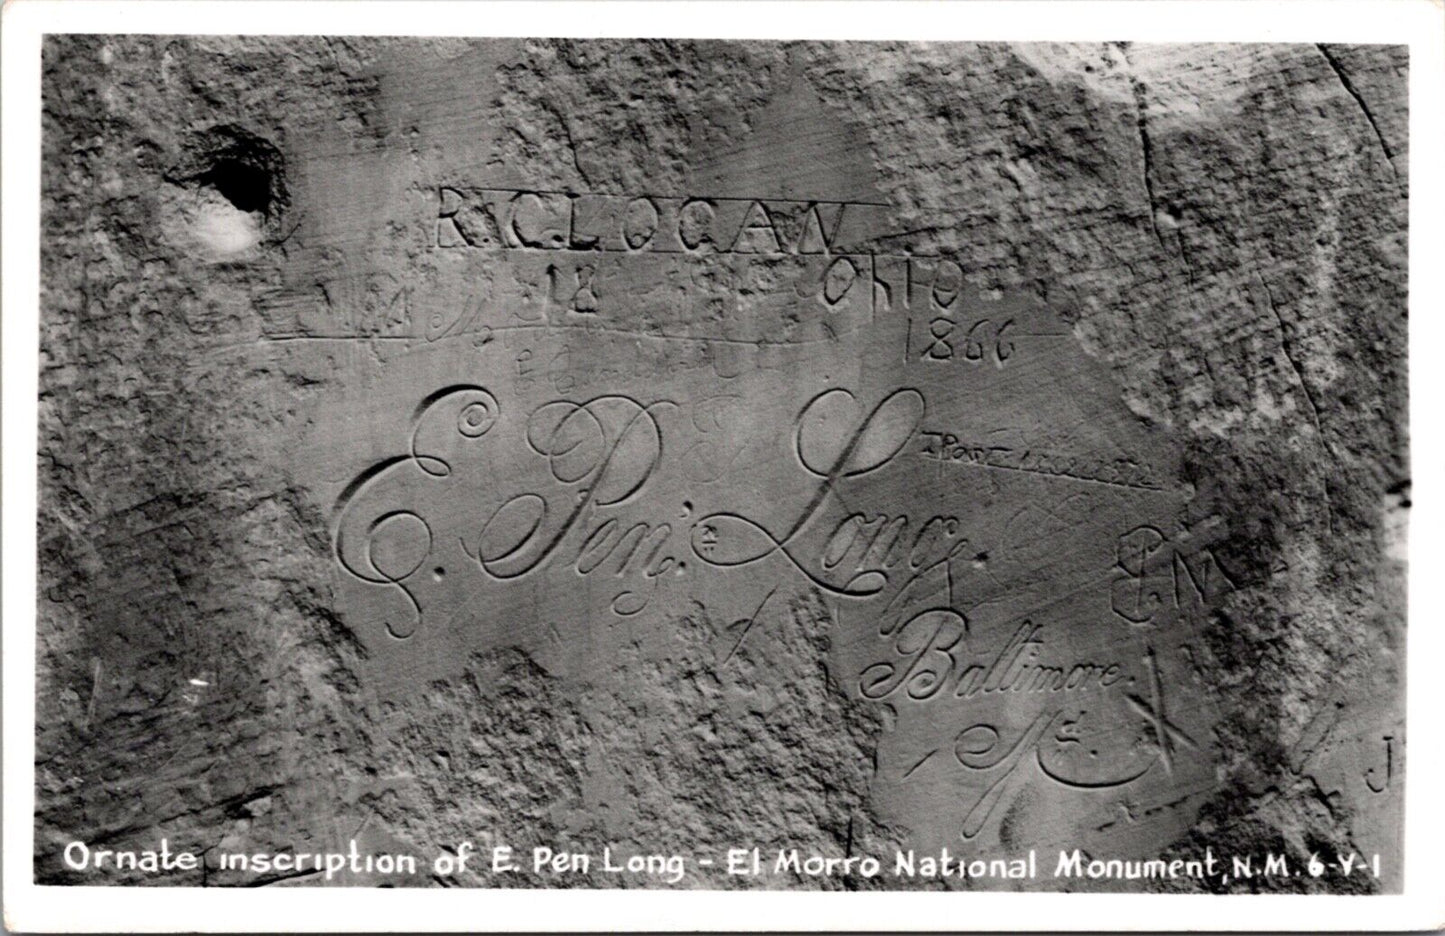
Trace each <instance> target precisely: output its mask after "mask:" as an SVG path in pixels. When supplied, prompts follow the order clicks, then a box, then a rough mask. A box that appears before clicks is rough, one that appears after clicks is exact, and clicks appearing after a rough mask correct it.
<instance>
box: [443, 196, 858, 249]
mask: <svg viewBox="0 0 1445 936" xmlns="http://www.w3.org/2000/svg"><path fill="white" fill-rule="evenodd" d="M881 207H882V206H879V205H874V204H867V203H859V202H821V201H783V200H773V199H769V200H762V199H739V198H708V197H661V196H651V195H605V194H596V193H588V192H542V191H525V190H509V189H487V188H480V189H477V188H473V189H467V188H464V187H462V186H455V187H453V186H443V187H441V188H440V189H439V190H438V207H437V217H436V232H435V241H434V242H435V244H436V246H437V247H480V248H494V249H503V250H518V249H532V250H579V251H602V252H612V253H643V252H652V253H702V252H720V253H742V254H826V253H833V252H835V251H836V250H837V249H838V247H839V246H840V243H841V240H842V238H843V236H844V232H845V231H846V230H847V229H848V228H846V227H845V222H851V221H853V220H854V219H853V218H852V217H850V216H851V215H853V214H857V215H859V217H858V218H857V219H856V220H857V221H859V222H862V221H864V220H865V217H864V215H872V214H876V213H877V211H878V209H879V208H881Z"/></svg>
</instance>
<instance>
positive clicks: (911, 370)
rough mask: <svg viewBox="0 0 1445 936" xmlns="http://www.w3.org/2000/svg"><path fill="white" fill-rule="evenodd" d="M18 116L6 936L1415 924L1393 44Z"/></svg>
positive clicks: (103, 70) (332, 92)
mask: <svg viewBox="0 0 1445 936" xmlns="http://www.w3.org/2000/svg"><path fill="white" fill-rule="evenodd" d="M44 64H45V74H44V95H45V110H44V136H43V145H44V153H45V160H44V182H43V184H44V197H43V206H44V211H43V229H42V232H41V235H42V242H43V273H42V282H43V289H44V294H43V308H42V317H41V349H40V350H41V362H42V369H41V422H40V427H39V433H40V465H39V470H40V516H39V532H40V570H41V581H40V582H39V591H40V598H41V601H40V606H41V616H40V620H39V622H38V626H39V646H40V656H39V659H38V660H37V666H38V680H39V684H38V698H37V702H38V734H37V748H38V750H37V775H38V778H37V791H36V793H37V814H36V833H37V845H36V854H35V856H34V858H35V877H36V879H37V880H38V881H41V882H45V883H87V884H92V883H147V884H197V885H199V884H212V885H220V884H244V883H258V882H261V883H265V882H269V881H273V880H289V881H293V882H294V883H297V884H310V883H323V877H322V876H321V875H319V874H304V873H302V874H299V875H296V876H288V875H286V874H282V873H271V874H260V875H258V874H255V873H245V872H241V871H238V870H234V869H228V868H226V867H223V861H222V856H224V855H226V854H232V853H248V854H249V853H257V852H266V853H277V852H286V851H291V852H296V853H300V852H317V851H345V850H346V848H347V845H348V843H349V842H351V841H355V842H356V843H357V847H358V848H360V849H361V850H363V851H366V852H371V853H410V854H415V855H419V856H433V855H437V854H442V853H444V852H447V851H448V850H454V849H455V848H456V845H457V843H459V842H462V841H470V842H472V843H474V844H475V845H476V846H477V847H478V848H480V849H483V850H485V849H488V848H490V847H492V846H495V845H510V846H512V847H514V848H516V849H517V851H518V854H519V856H521V865H522V866H521V868H520V869H519V870H518V871H517V872H515V873H512V874H507V875H497V874H492V873H490V871H489V870H488V869H486V868H485V867H483V869H482V870H481V871H474V870H468V871H467V872H465V873H459V874H456V875H453V876H449V877H448V876H445V875H442V876H437V875H433V874H430V873H429V872H428V871H427V870H423V872H422V873H420V874H418V875H412V876H407V875H401V874H392V875H388V874H386V873H383V872H370V873H360V874H347V875H344V876H341V877H337V878H334V879H333V880H331V882H330V883H333V884H337V883H339V884H399V885H437V884H440V885H449V886H450V885H460V886H616V887H633V886H682V887H687V886H692V887H713V888H718V887H721V888H728V887H806V888H819V887H822V888H853V887H859V888H871V887H900V888H903V887H906V888H917V887H945V888H994V889H1065V890H1091V889H1123V890H1141V889H1197V890H1216V889H1217V890H1229V891H1238V890H1311V891H1336V892H1343V891H1348V892H1358V891H1382V892H1389V891H1397V890H1398V889H1399V887H1400V882H1401V873H1402V872H1401V867H1400V858H1401V834H1402V827H1401V821H1402V819H1401V810H1402V803H1403V782H1404V738H1405V735H1404V708H1403V704H1404V703H1403V700H1404V696H1403V685H1402V679H1403V672H1404V669H1403V660H1404V646H1405V606H1404V582H1405V555H1404V530H1405V517H1406V512H1407V508H1408V507H1409V490H1410V471H1409V462H1408V450H1407V449H1408V447H1407V433H1406V373H1405V360H1406V203H1407V201H1406V196H1407V184H1408V175H1407V168H1408V139H1407V135H1406V127H1407V120H1406V116H1407V115H1406V109H1405V101H1406V95H1405V88H1406V77H1407V67H1408V63H1407V58H1406V53H1405V51H1404V50H1403V49H1399V48H1392V47H1378V46H1371V47H1364V46H1360V47H1348V46H1327V47H1317V46H1308V45H1248V46H1245V45H1239V46H1168V47H1147V46H1130V45H1008V46H1006V45H967V44H912V45H896V44H887V45H885V44H867V43H860V44H828V43H793V44H773V43H760V42H755V43H741V44H737V43H721V42H640V41H639V42H613V41H578V42H562V41H530V40H526V41H521V40H518V41H480V40H478V41H470V40H454V39H448V40H431V41H427V40H353V39H345V40H343V39H302V38H285V39H273V38H246V39H236V38H214V37H195V38H174V37H161V38H147V37H95V36H87V37H74V36H69V37H51V38H50V39H49V40H48V41H47V44H46V47H45V54H44ZM162 838H165V839H167V840H168V842H169V843H170V844H171V846H172V847H173V848H184V849H189V850H191V851H193V852H196V853H198V854H204V857H205V862H204V866H203V867H200V868H197V869H195V870H194V871H192V872H188V873H186V872H176V873H175V874H173V875H169V876H167V875H161V876H156V875H147V874H144V873H138V872H131V871H111V872H106V873H103V874H101V873H97V872H91V871H85V872H81V871H76V870H74V869H71V868H68V867H67V866H66V865H65V863H64V862H63V861H62V860H61V854H62V850H63V849H64V847H65V845H66V843H68V842H71V841H75V840H80V841H85V842H88V843H90V844H91V845H92V847H104V848H111V849H145V848H153V847H156V844H157V843H158V842H159V841H160V839H162ZM604 844H608V845H611V846H612V849H613V852H614V854H623V855H625V854H632V853H651V852H659V853H663V852H666V853H671V852H677V853H680V854H684V855H687V856H690V857H689V861H692V860H693V859H694V858H696V857H709V856H710V857H713V858H714V859H715V862H716V863H715V864H714V865H713V866H712V867H704V866H698V865H695V864H690V865H689V868H688V874H687V876H686V877H685V878H684V879H683V881H682V882H681V883H679V884H668V883H666V882H665V880H664V879H662V878H660V877H657V876H648V875H646V874H619V875H610V876H604V875H595V874H593V875H554V874H552V873H549V872H541V873H534V871H533V868H532V866H531V864H530V863H529V861H528V860H527V856H529V855H530V849H531V848H533V847H534V846H547V847H551V848H555V849H559V850H560V849H565V848H572V849H576V850H581V851H590V852H594V853H595V852H598V851H600V849H601V847H602V846H603V845H604ZM738 846H744V847H752V846H757V847H758V848H760V849H761V850H762V852H763V854H764V855H767V856H769V864H770V865H771V858H772V856H775V855H776V852H777V850H779V849H792V848H797V849H799V851H800V853H801V854H803V855H807V854H817V855H822V856H825V857H847V856H862V855H873V856H878V857H880V858H881V859H882V860H883V864H884V866H885V873H884V874H881V875H879V876H878V877H874V878H865V877H862V876H859V875H852V876H839V875H834V876H811V875H808V874H806V873H799V872H795V871H792V870H784V871H783V872H782V873H778V874H764V875H760V876H757V877H750V876H734V875H728V874H727V873H726V872H725V870H724V867H723V866H724V864H725V861H724V860H723V856H724V853H725V852H726V850H727V849H728V848H730V847H738ZM943 848H948V849H949V850H950V851H951V852H952V853H953V854H955V855H960V856H964V857H979V858H1005V859H1014V858H1019V857H1022V856H1025V855H1027V853H1028V852H1029V851H1030V850H1031V849H1032V850H1036V851H1037V852H1038V854H1039V863H1040V865H1041V868H1040V873H1039V875H1038V876H1037V877H1035V878H1031V879H1011V878H991V877H963V878H960V877H951V878H944V879H928V878H925V877H923V876H921V875H920V876H917V877H899V876H895V875H892V874H890V873H888V872H891V871H892V869H893V867H894V855H895V852H897V851H898V850H902V851H903V852H904V853H905V854H906V853H907V852H908V851H909V850H912V851H913V852H914V853H915V855H920V856H921V855H925V854H931V855H935V856H936V855H937V854H939V851H940V849H943ZM1075 848H1078V849H1082V850H1083V852H1084V853H1085V854H1086V855H1087V856H1092V857H1099V858H1109V857H1118V858H1125V859H1135V858H1155V857H1163V858H1165V859H1171V858H1176V857H1178V858H1185V859H1189V858H1194V857H1196V856H1202V855H1203V854H1204V853H1205V849H1206V848H1208V849H1210V850H1212V852H1213V853H1214V854H1216V855H1221V856H1229V855H1241V856H1242V855H1253V856H1255V860H1256V861H1262V860H1263V859H1264V856H1266V855H1280V856H1284V857H1285V859H1286V860H1287V861H1288V862H1290V863H1291V867H1293V868H1300V869H1303V868H1304V867H1305V866H1306V863H1307V861H1308V859H1309V857H1310V855H1311V854H1312V853H1316V854H1318V855H1320V856H1321V857H1322V858H1323V859H1325V860H1333V859H1334V857H1335V856H1337V855H1339V856H1348V855H1351V854H1359V855H1361V856H1362V860H1361V861H1360V862H1359V864H1360V865H1361V866H1362V867H1361V868H1357V869H1356V870H1355V871H1354V873H1352V874H1340V873H1337V872H1336V873H1329V874H1324V875H1321V876H1319V877H1314V876H1311V875H1309V874H1307V873H1301V874H1299V875H1297V876H1290V877H1282V876H1279V875H1272V876H1267V877H1266V876H1260V877H1255V878H1252V879H1248V880H1230V881H1228V882H1225V881H1222V880H1220V879H1218V878H1212V879H1204V880H1201V879H1197V878H1182V879H1173V880H1161V879H1142V880H1107V879H1101V880H1096V879H1093V878H1089V877H1087V876H1085V877H1055V876H1054V875H1053V873H1052V872H1053V868H1054V864H1055V863H1056V861H1057V856H1058V852H1059V851H1061V850H1064V851H1069V850H1072V849H1075ZM1376 854H1378V855H1379V856H1380V859H1379V864H1378V874H1376V873H1374V872H1373V871H1371V870H1364V869H1363V866H1364V865H1365V864H1366V863H1368V862H1369V860H1370V857H1371V856H1373V855H1376ZM429 867H430V860H429V857H428V858H427V859H426V860H425V862H424V868H429ZM1226 870H1228V869H1226Z"/></svg>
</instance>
